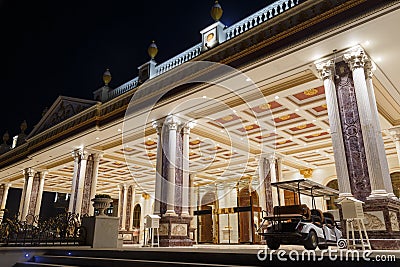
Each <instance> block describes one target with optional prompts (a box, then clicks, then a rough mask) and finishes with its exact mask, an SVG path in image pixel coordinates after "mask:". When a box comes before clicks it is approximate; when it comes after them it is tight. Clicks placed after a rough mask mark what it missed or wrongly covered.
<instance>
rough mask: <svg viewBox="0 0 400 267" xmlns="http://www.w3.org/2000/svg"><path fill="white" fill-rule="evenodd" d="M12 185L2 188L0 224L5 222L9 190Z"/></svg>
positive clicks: (5, 185) (4, 185)
mask: <svg viewBox="0 0 400 267" xmlns="http://www.w3.org/2000/svg"><path fill="white" fill-rule="evenodd" d="M10 186H11V185H10V184H3V185H2V186H1V190H0V192H1V195H0V197H1V201H0V223H1V222H2V221H3V217H4V209H5V208H6V204H7V197H8V190H9V189H10Z"/></svg>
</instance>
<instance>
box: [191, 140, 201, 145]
mask: <svg viewBox="0 0 400 267" xmlns="http://www.w3.org/2000/svg"><path fill="white" fill-rule="evenodd" d="M190 144H191V145H198V144H200V140H193V141H192V142H190Z"/></svg>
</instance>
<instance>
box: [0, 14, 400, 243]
mask: <svg viewBox="0 0 400 267" xmlns="http://www.w3.org/2000/svg"><path fill="white" fill-rule="evenodd" d="M342 8H345V6H342ZM307 10H308V9H307ZM321 12H322V11H321ZM391 12H392V13H390V12H389V14H388V15H382V16H381V17H378V18H376V20H375V21H374V20H373V18H374V17H371V18H370V19H371V21H368V20H367V19H365V21H364V20H363V21H362V23H361V22H359V24H357V23H355V22H354V21H353V22H352V23H353V24H349V25H347V26H346V27H347V28H346V30H342V31H340V32H338V33H337V34H336V35H335V36H331V35H330V34H329V33H324V34H320V35H319V36H317V37H318V38H317V37H315V38H316V39H312V40H308V41H307V40H305V41H304V42H305V43H306V44H307V45H304V43H303V44H297V43H294V44H292V46H291V47H290V48H288V50H285V51H281V50H276V51H275V50H271V51H270V52H268V53H267V54H263V56H260V55H258V56H255V55H250V54H249V55H248V56H245V55H243V57H242V55H239V54H238V55H237V57H239V56H240V57H242V59H241V60H243V61H244V62H247V63H246V64H244V63H243V64H242V65H238V63H235V61H232V62H230V61H229V62H225V63H232V65H235V64H236V65H238V68H239V69H240V71H241V72H242V73H243V77H242V76H239V78H240V79H241V82H243V86H242V85H241V86H238V87H239V88H237V89H238V90H237V91H239V92H241V93H240V94H237V91H235V92H231V91H228V90H225V89H224V88H221V86H218V85H216V84H217V83H214V84H212V83H210V84H204V83H201V84H191V85H186V86H187V87H184V88H183V89H182V90H181V89H180V88H179V87H175V85H174V84H169V83H168V78H167V76H169V75H171V76H173V75H178V74H179V71H177V70H179V67H176V68H175V67H174V68H175V69H173V68H172V67H171V66H172V65H169V64H173V63H172V61H171V62H166V63H165V64H164V63H163V64H160V65H159V66H160V67H159V68H158V69H152V71H154V73H153V72H152V75H153V76H152V75H149V77H150V79H149V80H147V83H143V82H144V80H141V81H140V82H139V80H138V79H136V78H135V79H134V80H132V81H131V82H129V83H128V84H126V85H123V86H121V87H118V88H116V89H111V88H110V87H108V85H109V82H110V77H109V76H110V75H111V74H110V72H108V73H106V75H105V77H106V79H105V81H104V82H105V86H104V87H102V88H103V89H104V90H106V91H107V92H106V93H108V92H109V93H110V94H109V95H108V94H105V95H106V96H107V97H108V96H112V98H110V99H107V98H105V99H104V101H103V103H100V102H95V101H82V100H79V99H70V98H68V99H67V98H60V99H58V100H57V101H56V103H55V105H54V106H53V108H52V109H50V110H49V113H48V114H47V115H46V116H45V117H44V118H43V121H41V122H40V123H39V124H38V125H39V126H38V127H37V128H36V130H35V131H34V132H33V133H32V134H30V136H29V138H28V142H27V143H26V144H23V145H21V146H19V147H16V148H15V150H11V151H9V152H7V153H6V154H4V155H3V156H1V157H4V158H7V161H4V162H6V163H4V164H3V165H1V166H2V169H0V179H1V183H6V184H8V183H12V185H13V186H15V187H19V188H24V193H23V196H24V197H23V198H22V200H21V205H20V207H21V213H20V214H21V218H24V217H26V215H28V214H29V210H30V208H27V207H28V206H29V205H30V204H29V203H30V202H31V199H33V198H32V195H31V196H29V193H30V192H31V190H30V188H32V187H33V184H34V182H33V181H34V178H33V177H34V174H33V172H32V170H36V169H37V170H39V169H43V170H46V171H47V172H48V174H47V175H46V180H45V183H42V184H41V185H42V188H43V190H47V191H53V192H60V193H67V194H70V202H69V203H70V205H69V211H71V212H73V213H79V214H90V215H91V214H93V209H92V208H91V205H90V199H92V198H93V196H94V194H95V193H105V194H110V195H111V197H112V198H114V199H115V200H116V199H118V201H115V203H116V202H118V203H119V204H118V212H117V215H118V216H119V217H120V231H121V232H129V231H133V230H135V229H134V228H136V227H137V224H136V223H134V217H133V216H134V210H135V206H136V205H137V204H138V203H140V205H139V206H140V207H141V215H140V227H139V228H140V235H141V237H140V239H142V235H143V229H144V227H143V217H144V216H146V215H148V214H149V213H154V214H157V215H161V217H162V218H161V224H160V225H161V229H160V237H161V245H162V246H178V245H179V246H181V245H191V244H192V243H193V240H191V238H193V237H197V239H196V240H194V241H195V242H196V241H197V242H207V243H241V242H245V243H258V242H260V240H259V239H258V237H257V236H255V235H254V227H253V226H254V224H256V225H257V220H259V218H260V210H261V209H262V210H265V211H267V212H269V213H271V212H272V208H273V206H274V205H276V204H277V202H276V200H277V198H278V196H277V195H276V194H275V193H274V192H271V188H270V183H271V182H275V181H281V180H289V179H292V178H300V177H302V175H304V177H305V176H306V175H307V177H308V178H309V179H312V180H315V181H317V182H320V183H323V184H327V183H328V182H329V181H330V180H331V178H332V177H337V180H338V184H339V189H340V197H345V196H348V197H351V196H352V197H355V198H357V199H361V200H365V201H366V207H365V210H366V211H367V213H368V214H369V215H370V216H374V217H373V218H377V219H378V220H379V221H380V225H379V227H378V228H371V229H369V230H370V236H371V237H372V238H373V239H376V240H377V241H376V242H375V244H376V247H384V246H385V245H384V244H383V243H384V241H385V240H389V239H390V241H389V242H398V241H393V240H397V239H400V237H399V231H396V228H395V227H394V225H395V221H396V220H399V218H400V214H399V203H398V200H397V198H396V197H395V196H394V194H393V189H392V185H391V181H390V170H391V169H393V168H395V167H398V166H399V162H398V161H393V160H392V159H393V158H396V159H397V154H396V148H395V144H394V143H393V142H392V140H391V137H390V136H389V135H388V134H386V133H385V132H383V133H382V131H381V128H383V129H384V130H386V129H392V127H394V126H396V125H397V123H396V121H397V119H398V118H400V114H399V112H398V111H396V110H400V109H399V108H398V107H399V105H398V104H397V100H396V97H395V96H391V92H392V91H393V90H394V89H395V88H393V84H396V83H393V82H390V81H388V78H387V77H388V76H387V74H390V73H392V72H393V68H391V66H392V65H393V62H392V61H395V60H394V59H393V60H392V59H390V58H388V59H387V60H388V61H390V62H386V61H385V62H375V63H373V60H372V57H373V56H372V55H376V54H378V53H380V51H382V47H386V48H387V49H388V50H390V49H392V50H393V49H394V44H393V42H391V41H390V39H391V36H390V35H389V34H387V31H383V29H387V28H388V27H389V28H391V29H392V30H394V28H393V27H394V26H393V25H394V24H393V23H391V22H392V20H395V21H397V20H398V18H399V16H400V15H399V11H397V10H394V11H393V10H392V11H391ZM297 14H298V13H296V14H293V16H294V18H297V17H296V16H297ZM303 15H304V14H303ZM371 16H372V15H371ZM274 23H275V22H274V21H271V23H270V25H272V26H271V27H274V26H273V25H275V24H274ZM371 24H373V25H371ZM276 25H279V22H276ZM388 25H389V26H388ZM280 26H281V27H283V29H284V28H285V27H287V26H284V25H282V24H280ZM367 26H368V27H373V28H374V29H375V31H374V33H375V34H376V36H375V37H374V35H371V34H370V32H369V31H367V33H364V32H365V27H367ZM265 27H267V26H265ZM268 27H269V26H268ZM310 27H311V26H310ZM343 27H345V26H343ZM269 29H270V30H272V29H273V30H276V31H278V26H276V28H269ZM264 31H265V29H264V30H262V28H260V29H259V30H257V28H254V30H253V32H252V33H251V34H252V35H253V36H258V35H257V34H258V33H259V32H264ZM270 32H272V31H270ZM231 34H232V32H231ZM249 34H250V33H249ZM271 34H272V33H271ZM288 34H289V33H288ZM353 35H355V36H361V37H360V42H363V43H364V44H365V42H366V41H367V40H371V41H370V42H373V41H372V40H374V41H375V42H377V44H376V46H372V47H371V46H370V47H365V48H362V47H361V46H355V47H353V46H350V45H349V43H348V42H347V41H345V40H347V39H348V38H349V37H351V36H353ZM370 37H374V38H370ZM243 38H245V37H243ZM367 38H368V39H367ZM239 39H240V37H239ZM254 39H257V38H254ZM361 39H362V40H361ZM378 40H379V41H378ZM271 42H272V40H271ZM379 42H380V43H379ZM228 45H230V43H229V40H228V41H227V42H226V43H225V44H221V46H220V47H223V46H228ZM263 45H266V44H263ZM201 47H203V46H201ZM153 48H154V45H153ZM234 48H235V45H233V44H232V51H235V49H234ZM202 49H203V48H202ZM219 49H220V48H219V46H216V47H215V48H213V49H207V51H205V52H204V51H203V52H204V53H202V54H201V55H199V54H198V55H197V56H199V59H210V57H211V58H213V57H212V56H210V55H211V54H212V55H214V56H215V58H219V57H222V56H221V55H219V54H218V53H219V52H220V51H219ZM253 49H256V48H253ZM260 49H261V48H260ZM334 49H336V50H337V51H339V52H335V53H333V54H332V52H331V51H333V50H334ZM221 50H222V48H221ZM194 51H198V50H197V48H196V49H194V50H190V51H189V52H190V53H188V54H185V57H184V58H187V57H189V55H195V54H196V53H197V52H196V53H195V52H194ZM223 51H231V50H228V49H225V48H224V50H223ZM260 51H261V50H260ZM214 53H215V54H214ZM238 53H239V52H238ZM249 53H250V52H249ZM260 53H261V52H260ZM397 56H398V54H395V55H394V57H397ZM321 58H322V59H323V60H321ZM153 60H154V58H153V59H152V62H153ZM232 60H233V59H232ZM315 60H318V64H317V66H315V64H314V63H315ZM173 62H176V61H173ZM153 63H154V64H152V65H151V68H157V65H156V63H155V61H154V62H153ZM374 64H375V65H377V66H378V68H377V75H375V76H373V75H372V69H373V66H374ZM236 65H235V66H236ZM167 66H169V67H167ZM161 67H162V68H161ZM168 68H170V69H169V73H168V72H166V73H165V75H162V74H160V75H157V76H154V75H155V73H161V72H163V71H164V70H165V69H168ZM182 68H184V66H182ZM143 71H144V70H143ZM157 71H159V72H157ZM207 71H208V70H207V69H206V70H198V72H199V73H200V74H199V73H193V75H194V76H195V75H200V76H201V75H205V74H207ZM142 74H143V72H142ZM229 75H230V74H225V75H224V76H223V77H213V78H214V81H217V82H218V81H221V80H222V81H224V82H227V83H229V79H230V78H231V79H232V81H233V82H235V84H237V83H236V82H237V80H235V79H234V78H232V77H229ZM145 76H146V75H145ZM149 77H147V78H149ZM396 77H397V76H396V75H390V79H393V80H395V79H397V78H396ZM185 78H186V77H182V79H185ZM236 78H237V77H236ZM320 78H322V79H320ZM233 82H232V83H233ZM253 82H254V85H255V86H256V87H257V88H258V91H257V94H258V96H257V97H254V96H253V95H252V93H253V92H252V91H251V90H250V89H248V88H249V87H250V84H252V83H253ZM151 85H153V86H154V87H157V88H158V89H159V90H160V91H165V92H168V94H166V95H165V97H163V98H161V99H160V100H159V101H158V102H157V103H156V105H155V106H154V107H152V110H151V111H150V112H149V117H148V120H147V121H143V120H140V119H138V118H136V117H135V115H137V114H140V112H142V111H143V109H140V108H139V107H143V106H140V105H141V104H143V103H144V102H145V101H146V99H147V98H146V97H148V96H149V95H150V93H151V92H150V93H149V94H148V95H143V96H142V98H138V99H139V101H138V103H137V105H138V108H137V110H135V112H137V114H136V113H134V114H133V115H132V121H131V122H132V123H133V128H136V127H137V128H140V127H139V126H143V129H144V131H143V132H142V131H139V130H137V131H135V129H132V131H130V132H125V131H124V127H125V126H124V119H123V117H124V115H125V110H126V108H127V106H128V103H129V101H130V99H131V98H132V96H133V95H134V93H135V92H137V86H138V87H139V88H142V87H145V86H149V87H150V86H151ZM376 85H378V86H376ZM140 86H142V87H140ZM106 87H107V88H106ZM127 88H130V89H129V90H127ZM104 90H102V93H104V92H105V91H104ZM139 91H140V90H139ZM243 96H246V97H243ZM193 99H196V101H197V100H199V99H200V101H198V102H196V103H198V105H194V104H193V105H189V104H187V103H188V102H190V101H191V100H193ZM243 99H245V101H244V100H243ZM388 102H389V103H390V104H391V105H388ZM143 105H144V104H143ZM65 107H68V108H69V109H68V110H75V111H76V110H80V111H79V112H75V113H73V114H72V116H70V117H68V116H67V113H68V112H66V110H67V109H66V108H65ZM63 111H64V112H65V113H62V112H63ZM56 113H60V114H64V115H65V117H64V120H62V121H61V122H59V123H57V124H51V121H52V120H51V119H50V118H52V116H53V115H54V114H56ZM68 114H69V113H68ZM138 117H139V116H138ZM193 120H196V125H195V126H194V125H191V122H193ZM40 127H41V128H40ZM122 135H124V136H122ZM124 140H125V141H126V140H127V141H128V142H125V141H124ZM28 148H29V149H28ZM24 150H27V151H28V152H27V153H28V154H29V157H27V158H26V160H24V161H23V162H21V160H20V158H19V157H20V155H24V154H23V153H17V152H21V151H24ZM71 153H73V157H71ZM100 155H102V156H100ZM9 159H11V160H9ZM388 159H389V162H390V163H391V164H388ZM21 167H22V168H23V169H25V170H26V171H25V173H24V175H22V174H21V172H20V169H21ZM305 170H307V171H305ZM43 179H44V178H43ZM118 186H119V187H118ZM39 188H40V186H39ZM39 191H40V190H38V192H39ZM32 192H33V191H32ZM282 194H284V193H282ZM3 196H6V194H3ZM286 198H287V199H289V198H290V196H288V197H286ZM37 199H39V198H37ZM281 199H282V200H284V199H285V196H284V195H282V196H281ZM152 202H154V208H153V205H152ZM36 206H38V204H37V202H36ZM39 206H40V205H39ZM317 206H318V207H319V208H321V209H322V208H323V207H324V206H325V203H324V202H318V203H317ZM35 214H38V213H35ZM371 218H372V217H371ZM134 225H135V226H134ZM191 229H192V231H193V229H196V230H195V231H196V233H195V234H193V235H190V230H191ZM376 229H378V230H376ZM383 231H385V232H388V234H387V235H386V234H384V233H383ZM380 239H385V240H380ZM381 241H382V242H381Z"/></svg>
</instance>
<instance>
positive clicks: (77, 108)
mask: <svg viewBox="0 0 400 267" xmlns="http://www.w3.org/2000/svg"><path fill="white" fill-rule="evenodd" d="M97 103H98V102H97V101H94V100H85V99H79V98H73V97H67V96H59V97H58V98H57V99H56V101H54V103H53V105H52V106H51V107H50V108H49V109H48V110H47V112H46V113H45V114H44V116H43V117H42V119H41V120H40V121H39V123H38V124H36V126H35V127H34V128H33V130H32V132H31V133H30V134H29V135H28V137H27V138H30V137H33V136H35V135H36V134H38V133H41V132H43V131H45V130H47V129H49V128H51V127H53V126H54V125H57V124H59V123H61V122H63V121H65V120H66V119H68V118H71V117H73V116H74V115H76V114H78V113H80V112H82V111H83V110H85V109H87V108H89V107H91V106H94V105H96V104H97Z"/></svg>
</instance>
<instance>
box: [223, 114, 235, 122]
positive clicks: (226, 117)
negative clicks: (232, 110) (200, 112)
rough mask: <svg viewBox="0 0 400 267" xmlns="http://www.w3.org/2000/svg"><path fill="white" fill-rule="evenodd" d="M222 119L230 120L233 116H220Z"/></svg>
mask: <svg viewBox="0 0 400 267" xmlns="http://www.w3.org/2000/svg"><path fill="white" fill-rule="evenodd" d="M222 120H223V121H231V120H233V116H232V115H229V116H225V117H223V118H222Z"/></svg>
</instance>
